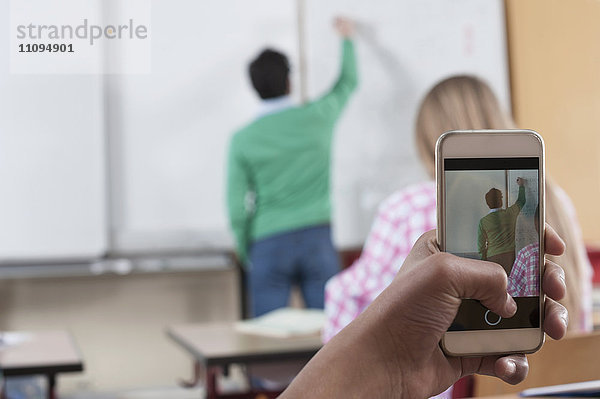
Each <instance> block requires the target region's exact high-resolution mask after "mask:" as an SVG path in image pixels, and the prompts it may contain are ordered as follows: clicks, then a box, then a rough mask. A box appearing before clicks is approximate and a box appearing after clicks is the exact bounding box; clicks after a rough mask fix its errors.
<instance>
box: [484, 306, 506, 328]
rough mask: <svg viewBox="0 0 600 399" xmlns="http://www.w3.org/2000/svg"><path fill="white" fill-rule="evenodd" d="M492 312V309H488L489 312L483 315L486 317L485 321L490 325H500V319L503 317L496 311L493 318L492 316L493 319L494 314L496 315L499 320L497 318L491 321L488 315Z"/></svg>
mask: <svg viewBox="0 0 600 399" xmlns="http://www.w3.org/2000/svg"><path fill="white" fill-rule="evenodd" d="M490 313H492V311H491V310H488V311H487V312H485V316H484V317H483V318H484V319H485V322H486V323H487V324H488V325H490V326H495V325H498V323H500V320H502V317H500V316H498V315H497V314H495V313H492V315H493V316H492V317H491V318H492V320H493V318H494V316H496V317H497V318H498V320H496V321H490V320H489V319H488V316H489V314H490Z"/></svg>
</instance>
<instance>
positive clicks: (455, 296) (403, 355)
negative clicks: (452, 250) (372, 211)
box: [282, 225, 568, 398]
mask: <svg viewBox="0 0 600 399" xmlns="http://www.w3.org/2000/svg"><path fill="white" fill-rule="evenodd" d="M564 249H565V244H564V242H563V241H562V240H561V239H560V237H558V235H557V234H556V233H555V232H554V230H553V229H552V228H551V227H549V226H548V225H547V226H546V252H547V253H548V254H552V255H560V254H562V253H563V251H564ZM543 279H544V281H543V283H544V289H545V293H546V295H547V298H546V301H545V306H544V311H545V319H544V325H543V327H544V331H545V332H546V333H547V334H548V335H549V336H550V337H552V338H554V339H560V338H562V337H563V336H564V335H565V333H566V329H567V323H568V321H567V320H568V315H567V311H566V309H565V308H564V307H563V306H562V305H560V304H559V303H558V302H556V300H559V299H561V298H562V297H563V296H564V295H565V292H566V286H565V282H564V272H563V271H562V269H561V268H560V266H558V265H556V264H554V263H552V262H550V261H547V262H546V268H545V272H544V276H543ZM506 282H507V276H506V273H505V272H504V269H503V268H502V267H501V266H500V265H498V264H496V263H492V262H485V261H478V260H472V259H465V258H459V257H456V256H454V255H451V254H448V253H442V252H440V251H439V249H438V246H437V241H436V236H435V231H430V232H427V233H425V234H424V235H423V236H421V238H419V240H418V241H417V242H416V244H415V245H414V247H413V249H412V250H411V252H410V254H409V256H408V257H407V258H406V260H405V262H404V264H403V266H402V268H401V269H400V271H399V272H398V274H397V275H396V277H395V278H394V280H393V281H392V283H391V284H390V286H389V287H388V288H386V289H385V290H384V291H383V292H382V293H381V294H380V295H379V296H378V297H377V298H376V299H375V301H373V303H372V304H371V305H370V306H369V307H368V308H367V309H366V310H365V311H364V312H363V313H362V314H361V315H360V316H359V317H357V318H356V320H354V321H353V322H352V323H350V325H348V326H347V327H346V328H345V329H343V330H342V331H341V332H340V333H339V334H337V335H336V336H335V337H333V339H332V340H331V341H330V342H329V343H328V344H327V345H325V347H324V348H323V349H322V350H321V351H319V353H318V354H317V355H316V356H315V357H314V358H313V359H312V360H311V361H310V362H309V364H308V365H307V366H306V367H305V368H304V370H303V371H302V372H301V373H300V374H299V375H298V376H297V377H296V379H295V380H294V381H293V382H292V384H291V385H290V386H289V387H288V389H287V390H286V391H285V392H284V394H283V395H282V398H296V397H298V398H300V397H306V396H311V397H314V398H328V397H340V396H353V397H363V396H370V397H385V398H391V397H410V398H412V397H423V398H425V397H429V396H433V395H435V394H438V393H440V392H443V391H444V390H445V389H447V388H448V387H449V386H451V385H452V384H453V383H454V382H456V381H457V380H458V379H459V378H461V377H463V376H465V375H469V374H474V373H478V374H487V375H492V376H496V377H498V378H500V379H502V380H504V381H506V382H508V383H511V384H517V383H519V382H521V381H522V380H523V379H524V378H525V377H526V376H527V372H528V370H529V365H528V363H527V358H526V357H525V355H509V356H484V357H470V358H463V357H447V356H446V355H445V354H444V353H443V352H442V350H441V349H440V346H439V342H440V340H441V338H442V336H443V334H444V333H445V332H446V330H447V329H448V327H449V326H450V324H451V323H452V321H453V320H454V317H455V316H456V313H457V311H458V307H459V306H460V303H461V300H462V298H467V297H468V298H473V299H478V300H480V301H481V303H482V304H483V305H484V306H486V307H487V308H489V309H490V310H491V311H493V312H495V313H497V314H499V315H500V316H502V317H510V316H512V315H514V313H515V311H516V304H515V302H514V300H513V299H512V298H511V297H510V295H508V294H507V292H506Z"/></svg>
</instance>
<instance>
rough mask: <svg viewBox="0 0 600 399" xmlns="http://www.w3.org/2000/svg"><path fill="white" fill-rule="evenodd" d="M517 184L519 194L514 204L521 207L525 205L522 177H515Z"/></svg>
mask: <svg viewBox="0 0 600 399" xmlns="http://www.w3.org/2000/svg"><path fill="white" fill-rule="evenodd" d="M517 184H518V185H519V195H518V196H517V200H516V201H515V205H517V206H518V207H519V209H523V206H525V180H524V179H523V178H522V177H517Z"/></svg>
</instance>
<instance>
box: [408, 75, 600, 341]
mask: <svg viewBox="0 0 600 399" xmlns="http://www.w3.org/2000/svg"><path fill="white" fill-rule="evenodd" d="M514 127H515V124H514V122H513V121H512V119H511V118H510V117H509V116H508V114H506V113H505V112H503V111H502V109H501V107H500V104H499V102H498V99H497V98H496V96H495V95H494V93H493V92H492V90H491V89H490V87H489V86H488V85H487V84H486V83H485V82H483V81H482V80H480V79H478V78H476V77H473V76H454V77H450V78H448V79H444V80H442V81H441V82H439V83H438V84H436V85H435V86H434V87H433V88H432V89H431V90H430V91H429V92H428V93H427V95H426V96H425V98H424V99H423V101H422V102H421V106H420V108H419V113H418V115H417V121H416V129H415V134H416V137H415V138H416V140H415V142H416V144H417V150H418V153H419V156H420V158H421V161H422V162H423V165H424V166H425V167H426V168H427V170H428V172H429V175H430V176H431V177H433V175H434V168H435V143H436V141H437V139H438V138H439V136H440V135H441V134H442V133H444V132H447V131H449V130H458V129H460V130H470V129H511V128H514ZM561 192H562V189H560V187H558V186H557V185H556V184H555V183H553V182H552V180H550V179H547V180H546V221H547V222H548V223H549V224H550V225H551V226H552V227H553V228H554V229H555V230H556V232H557V233H558V234H559V235H560V236H561V237H562V238H563V240H565V243H566V244H567V250H566V252H565V253H564V254H563V255H562V256H559V257H550V258H551V259H552V260H553V261H554V262H556V263H558V264H559V265H561V266H562V267H563V269H564V270H565V279H566V284H567V296H566V297H565V298H564V299H563V300H562V301H560V302H561V303H562V304H563V305H564V306H565V307H566V308H567V309H568V310H569V318H570V320H571V323H570V324H569V330H580V329H581V328H584V327H585V324H584V321H585V320H586V318H585V316H586V314H585V309H582V301H581V298H582V292H583V291H584V288H583V287H584V284H585V283H586V282H585V279H586V278H589V276H588V275H587V272H586V268H589V267H590V266H589V260H588V258H587V255H586V252H585V246H584V244H583V240H582V238H581V233H580V231H579V230H578V223H577V221H576V218H575V216H574V215H570V214H569V213H568V212H567V211H566V210H565V199H564V197H565V195H563V197H562V198H561V195H560V193H561ZM567 201H568V198H567ZM588 318H589V317H588Z"/></svg>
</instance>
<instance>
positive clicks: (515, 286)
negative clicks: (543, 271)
mask: <svg viewBox="0 0 600 399" xmlns="http://www.w3.org/2000/svg"><path fill="white" fill-rule="evenodd" d="M539 264H540V248H539V244H538V243H534V244H529V245H527V246H526V247H524V248H523V249H521V250H520V251H519V253H518V254H517V258H516V259H515V263H513V267H512V270H511V272H510V276H509V277H508V285H507V287H506V291H508V293H509V294H510V296H513V297H517V296H538V295H539V294H540V280H539V277H538V270H539Z"/></svg>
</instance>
